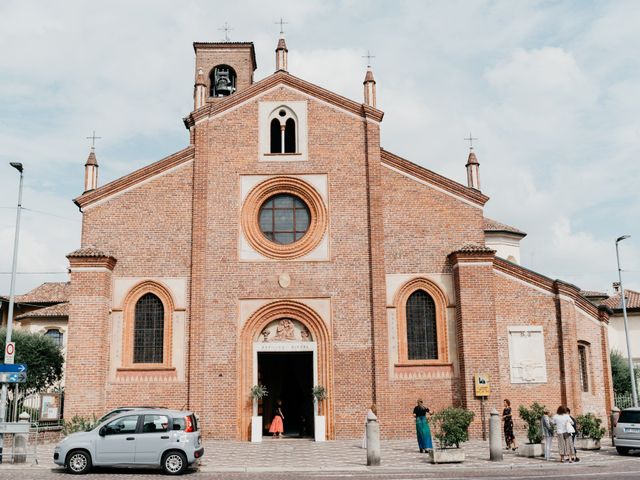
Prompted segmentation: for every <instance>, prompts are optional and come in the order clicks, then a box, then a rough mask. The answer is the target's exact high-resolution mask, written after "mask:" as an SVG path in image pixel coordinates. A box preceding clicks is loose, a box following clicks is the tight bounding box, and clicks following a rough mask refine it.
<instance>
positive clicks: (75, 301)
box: [65, 248, 116, 418]
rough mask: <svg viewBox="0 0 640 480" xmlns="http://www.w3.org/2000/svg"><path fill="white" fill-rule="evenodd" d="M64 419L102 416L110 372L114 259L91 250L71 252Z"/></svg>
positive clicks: (69, 257)
mask: <svg viewBox="0 0 640 480" xmlns="http://www.w3.org/2000/svg"><path fill="white" fill-rule="evenodd" d="M67 258H68V259H69V264H70V272H71V283H70V294H69V325H68V332H69V334H68V338H67V356H66V372H65V418H72V417H73V416H74V415H81V416H85V417H86V416H91V415H92V414H95V415H96V416H101V415H102V414H103V413H104V410H105V406H106V398H105V396H106V392H105V384H106V381H107V374H108V370H109V347H110V342H109V341H107V338H108V337H109V314H110V308H111V290H112V272H113V268H114V267H115V264H116V259H115V258H113V257H111V256H109V255H107V254H105V253H103V252H100V251H98V250H96V249H92V248H83V249H80V250H76V251H75V252H72V253H70V254H69V255H68V256H67Z"/></svg>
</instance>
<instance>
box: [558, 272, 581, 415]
mask: <svg viewBox="0 0 640 480" xmlns="http://www.w3.org/2000/svg"><path fill="white" fill-rule="evenodd" d="M553 287H554V290H555V293H556V316H557V326H558V340H559V346H560V348H559V352H558V353H559V361H560V388H561V398H562V403H563V405H567V406H568V407H569V408H571V411H572V412H580V411H582V395H581V387H580V374H579V372H580V367H579V365H578V333H577V330H576V306H575V302H574V300H573V299H574V298H575V297H576V296H577V295H579V290H578V288H577V287H575V286H573V285H571V284H568V283H564V282H561V281H560V280H556V281H555V282H554V285H553Z"/></svg>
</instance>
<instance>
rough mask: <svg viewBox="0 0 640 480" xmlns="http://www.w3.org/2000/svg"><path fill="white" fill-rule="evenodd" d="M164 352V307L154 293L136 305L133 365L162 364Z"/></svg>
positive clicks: (148, 294) (142, 298) (141, 298)
mask: <svg viewBox="0 0 640 480" xmlns="http://www.w3.org/2000/svg"><path fill="white" fill-rule="evenodd" d="M163 350H164V306H163V305H162V301H161V300H160V299H159V298H158V297H157V296H155V295H154V294H153V293H146V294H144V295H143V296H142V297H140V299H139V300H138V302H137V303H136V312H135V323H134V327H133V363H162V360H163V353H164V352H163Z"/></svg>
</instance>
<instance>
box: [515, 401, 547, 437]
mask: <svg viewBox="0 0 640 480" xmlns="http://www.w3.org/2000/svg"><path fill="white" fill-rule="evenodd" d="M518 413H519V414H520V418H521V419H523V420H524V421H525V422H526V423H527V440H529V443H540V442H542V429H541V427H540V420H541V419H542V416H543V415H544V405H540V404H539V403H538V402H533V403H532V404H531V407H529V408H527V407H525V406H524V405H520V407H519V408H518Z"/></svg>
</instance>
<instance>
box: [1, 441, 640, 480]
mask: <svg viewBox="0 0 640 480" xmlns="http://www.w3.org/2000/svg"><path fill="white" fill-rule="evenodd" d="M604 443H605V446H603V448H602V449H601V450H598V451H580V452H578V454H579V457H580V460H581V461H580V462H578V463H577V464H576V465H575V466H576V467H578V466H579V467H580V468H581V469H583V468H585V467H607V466H610V467H612V466H615V467H616V469H618V468H622V469H623V470H624V469H626V470H627V471H638V472H640V455H632V456H628V457H622V456H619V455H618V454H617V452H616V451H615V449H614V448H612V447H610V446H608V445H606V444H608V443H610V442H609V441H608V440H605V442H604ZM53 447H54V444H44V445H39V446H38V458H39V462H38V463H37V464H36V463H35V462H33V458H31V457H30V458H28V460H27V463H26V464H15V465H14V464H10V463H4V464H2V465H1V466H0V471H2V470H15V469H20V470H40V471H41V473H42V471H43V470H49V471H52V470H53V471H59V472H61V471H62V470H61V469H60V467H58V466H57V465H55V464H54V463H53ZM204 447H205V456H204V459H203V460H202V461H201V462H200V465H199V468H198V471H199V472H200V473H225V472H226V473H228V474H232V473H242V472H249V473H251V472H263V473H269V472H274V473H275V472H307V473H312V472H316V473H317V474H320V475H322V474H329V473H331V472H335V473H338V472H341V473H343V474H353V475H355V476H359V475H358V474H362V473H364V474H366V473H367V472H368V473H371V474H373V473H374V472H375V474H376V475H377V474H383V473H385V474H386V475H387V477H389V478H391V477H392V476H395V475H394V474H395V473H396V472H397V473H398V474H400V472H404V473H405V474H416V475H418V474H426V475H428V474H431V473H435V472H442V473H444V472H448V473H449V474H455V475H458V474H461V475H462V474H463V472H469V471H475V472H482V471H485V470H492V469H500V470H511V471H516V470H517V471H525V470H527V471H530V470H538V471H540V469H548V471H549V472H551V470H552V469H557V468H565V467H567V468H572V467H573V466H571V465H560V464H559V462H558V456H557V453H556V452H553V455H554V460H555V461H554V462H545V461H544V460H542V459H540V458H524V457H520V456H518V455H517V454H516V453H514V452H508V451H505V452H504V461H502V462H490V461H489V460H488V457H489V445H488V442H482V441H473V442H469V443H467V444H465V445H464V451H465V455H466V459H465V461H464V463H461V464H451V465H432V464H430V463H428V455H426V454H421V453H419V452H418V449H417V444H416V442H414V441H412V440H387V441H383V442H382V448H381V457H382V465H381V466H380V467H375V468H368V467H367V466H366V451H365V450H363V449H362V448H360V445H359V441H356V440H340V441H330V442H323V443H316V442H313V441H311V440H298V439H286V438H285V439H281V440H276V439H271V438H266V439H265V440H264V441H263V442H262V443H249V442H231V441H214V440H206V441H205V442H204ZM627 467H628V468H627ZM594 470H595V469H594ZM222 478H224V477H222ZM403 478H409V477H406V476H404V477H403ZM411 478H415V477H411ZM550 478H554V476H553V475H551V476H550ZM638 478H640V474H639V475H638Z"/></svg>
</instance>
